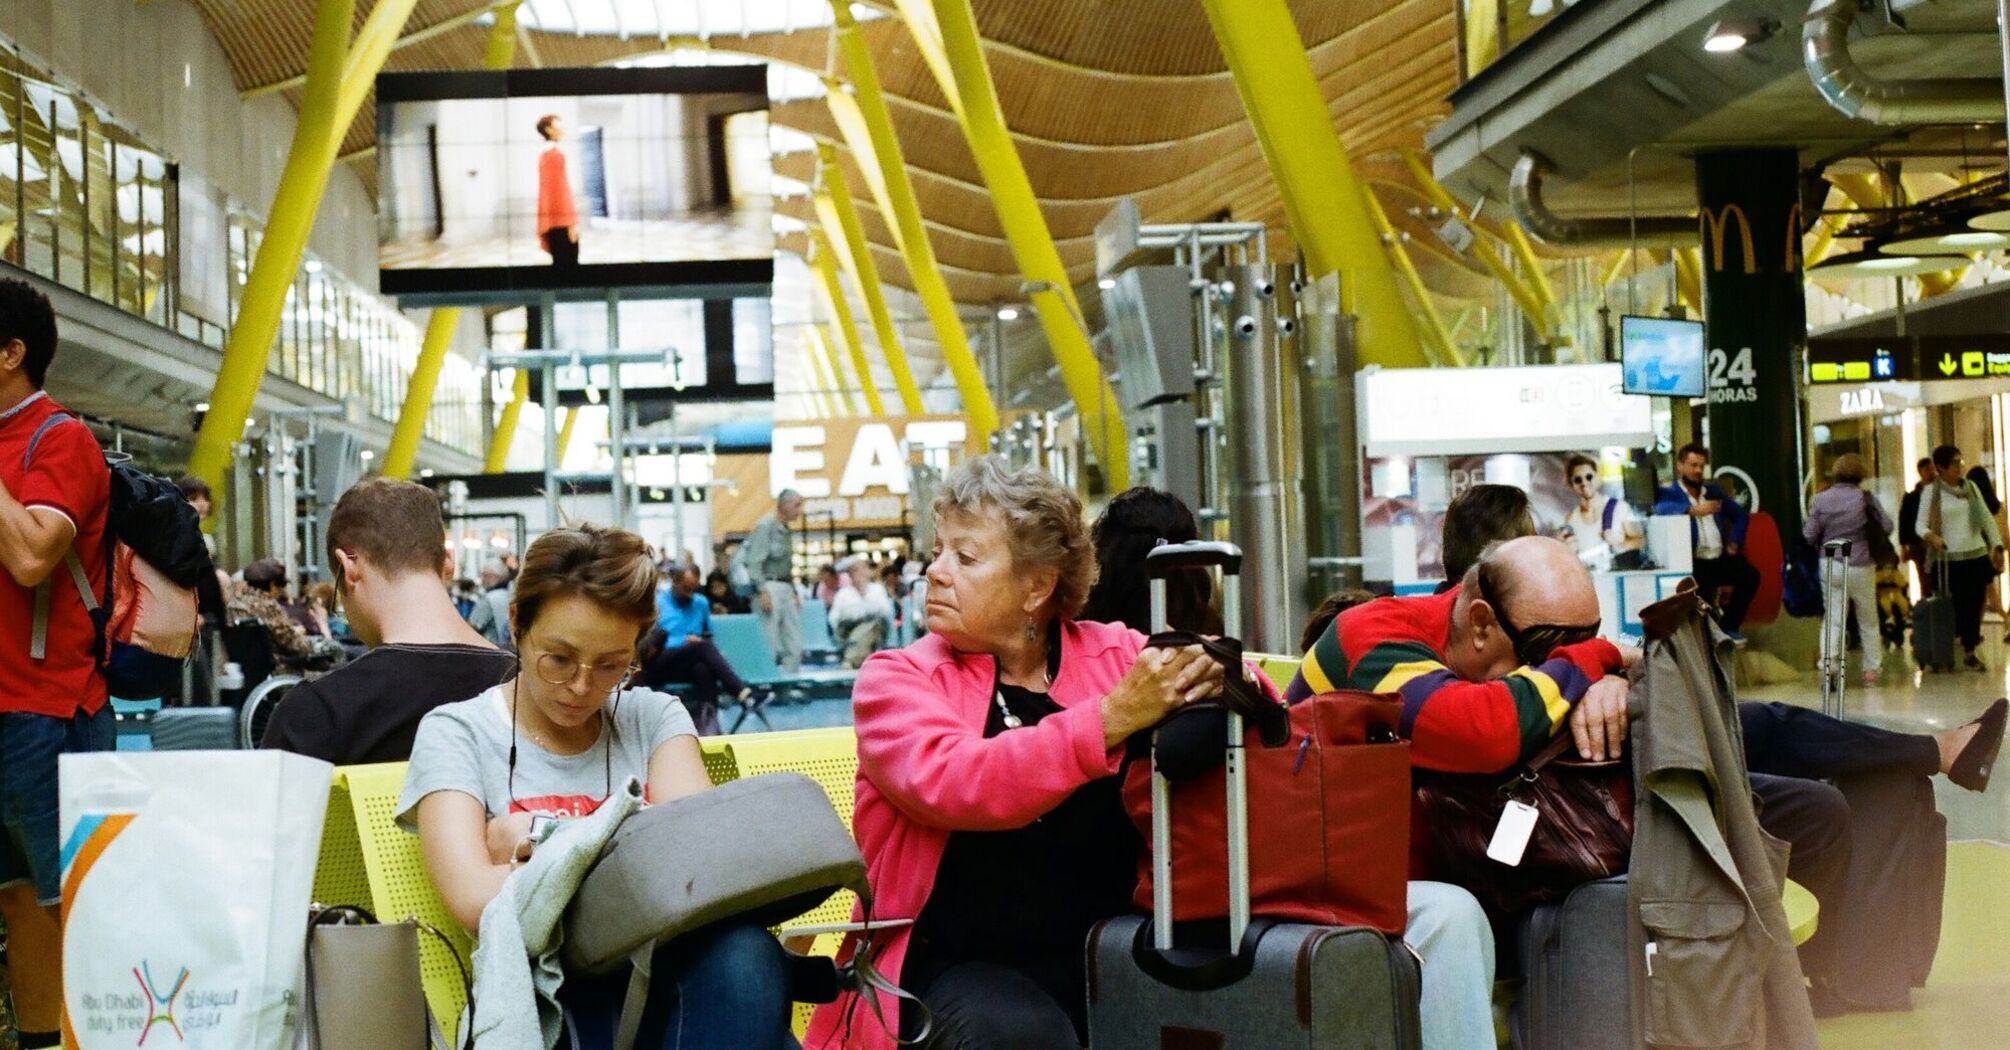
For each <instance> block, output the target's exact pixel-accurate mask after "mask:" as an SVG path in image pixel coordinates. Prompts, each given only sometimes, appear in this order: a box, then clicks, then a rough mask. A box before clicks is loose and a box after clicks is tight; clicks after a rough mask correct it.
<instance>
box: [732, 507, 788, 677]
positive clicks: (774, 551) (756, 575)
mask: <svg viewBox="0 0 2010 1050" xmlns="http://www.w3.org/2000/svg"><path fill="white" fill-rule="evenodd" d="M802 514H803V496H802V493H800V492H797V491H796V490H795V489H783V490H782V492H781V495H779V496H776V497H775V510H774V513H772V514H767V515H764V516H763V517H762V518H761V520H760V521H758V522H755V523H754V530H753V531H752V532H750V533H748V534H747V542H746V543H745V544H744V545H743V546H742V548H741V556H742V558H743V559H744V561H745V563H746V566H747V573H748V574H749V575H750V576H752V577H753V579H754V582H755V584H756V585H757V586H758V587H759V588H760V589H759V591H758V592H757V593H756V594H755V596H754V611H755V612H756V613H758V614H759V615H760V617H761V630H762V631H763V632H765V633H766V634H767V636H768V647H769V648H771V649H773V650H774V651H775V663H776V665H777V666H779V667H780V668H781V669H782V670H783V671H785V672H787V673H789V674H795V673H796V671H797V670H798V669H800V668H801V667H802V665H803V620H802V608H803V598H802V595H801V594H798V593H797V592H796V583H795V565H796V535H795V533H794V532H792V531H791V530H790V529H789V524H790V523H791V522H794V521H795V520H796V519H797V518H800V517H802Z"/></svg>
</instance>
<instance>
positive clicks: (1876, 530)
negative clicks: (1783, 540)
mask: <svg viewBox="0 0 2010 1050" xmlns="http://www.w3.org/2000/svg"><path fill="white" fill-rule="evenodd" d="M1829 476H1830V477H1831V478H1833V479H1834V480H1835V483H1834V484H1832V485H1830V486H1829V487H1828V488H1825V489H1823V490H1822V491H1821V492H1820V493H1819V494H1818V495H1816V496H1815V498H1814V502H1813V503H1811V504H1809V506H1808V520H1807V522H1806V524H1804V525H1802V526H1801V535H1802V536H1803V537H1804V538H1805V539H1806V540H1807V541H1808V543H1810V544H1812V545H1813V546H1814V548H1815V549H1816V550H1820V549H1821V548H1822V545H1823V544H1825V543H1827V542H1828V541H1830V540H1848V541H1849V545H1850V555H1849V570H1848V575H1847V577H1846V583H1845V591H1846V593H1847V594H1848V598H1847V601H1848V602H1849V604H1850V611H1851V612H1852V613H1853V614H1854V615H1855V616H1856V630H1857V636H1858V638H1859V639H1860V640H1861V642H1862V644H1863V684H1865V685H1876V684H1877V679H1878V673H1879V671H1880V670H1881V669H1882V668H1883V666H1884V644H1883V642H1882V640H1881V637H1880V633H1879V631H1878V607H1877V571H1878V562H1879V561H1880V560H1890V561H1893V562H1895V561H1896V560H1897V556H1896V555H1895V554H1894V553H1893V552H1892V546H1891V538H1890V537H1891V528H1892V523H1891V517H1890V515H1888V514H1886V513H1885V512H1884V507H1883V505H1882V504H1880V503H1878V501H1877V497H1876V496H1874V495H1872V494H1871V493H1870V491H1869V490H1867V489H1865V488H1864V487H1863V459H1862V458H1861V457H1859V456H1858V455H1857V454H1856V453H1854V452H1851V453H1848V454H1846V455H1843V456H1840V457H1837V459H1836V461H1835V465H1834V466H1833V467H1831V468H1830V471H1829ZM1880 552H1882V553H1881V554H1880Z"/></svg>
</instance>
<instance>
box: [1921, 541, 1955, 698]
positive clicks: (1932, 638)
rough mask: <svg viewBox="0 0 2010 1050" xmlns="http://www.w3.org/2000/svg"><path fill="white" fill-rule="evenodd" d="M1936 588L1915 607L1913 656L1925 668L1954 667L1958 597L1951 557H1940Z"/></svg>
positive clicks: (1937, 565)
mask: <svg viewBox="0 0 2010 1050" xmlns="http://www.w3.org/2000/svg"><path fill="white" fill-rule="evenodd" d="M1934 561H1935V568H1934V575H1935V577H1936V579H1937V581H1938V583H1939V586H1938V587H1937V588H1935V590H1934V592H1933V593H1932V594H1931V595H1929V596H1927V597H1925V598H1922V599H1920V601H1919V604H1918V605H1915V606H1913V607H1912V659H1913V661H1914V662H1916V663H1917V664H1919V669H1920V670H1922V671H1952V670H1954V598H1953V591H1952V590H1951V589H1950V588H1949V587H1948V584H1947V560H1946V559H1944V558H1936V559H1934Z"/></svg>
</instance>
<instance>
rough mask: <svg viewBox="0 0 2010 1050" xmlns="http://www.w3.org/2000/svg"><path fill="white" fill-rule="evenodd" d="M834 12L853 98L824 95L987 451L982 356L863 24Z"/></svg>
mask: <svg viewBox="0 0 2010 1050" xmlns="http://www.w3.org/2000/svg"><path fill="white" fill-rule="evenodd" d="M831 13H832V14H833V16H834V17H835V18H836V22H837V38H838V49H839V51H840V52H841V53H842V54H843V55H844V62H845V70H846V72H848V73H849V74H850V75H851V83H852V90H853V91H854V92H855V95H854V94H846V93H845V92H844V91H843V90H842V89H841V88H840V87H838V86H837V85H835V84H831V85H827V90H826V92H825V96H826V98H827V99H828V101H829V105H830V111H831V116H832V117H833V118H834V119H835V120H836V121H837V125H838V129H839V131H841V132H842V133H843V134H844V138H845V144H846V145H848V146H850V147H851V152H852V156H854V157H856V158H858V162H859V167H860V168H861V169H863V170H864V172H865V175H866V184H867V187H868V188H869V189H871V190H872V195H873V199H874V200H875V201H876V202H878V204H879V210H880V214H881V215H882V216H883V217H885V218H886V219H887V220H888V225H889V226H891V227H892V228H893V238H894V243H895V244H896V245H897V246H898V247H899V248H900V254H901V256H902V258H904V259H906V260H907V272H908V275H909V276H910V277H911V278H912V279H913V280H914V293H915V295H917V296H919V297H920V298H921V306H922V309H923V310H926V311H927V313H928V323H929V325H930V326H931V327H932V328H934V329H935V340H936V342H937V343H938V344H940V345H941V347H942V359H943V362H944V363H945V364H947V365H948V366H949V371H950V374H951V375H953V376H954V377H955V378H956V391H957V393H958V394H959V395H960V396H961V397H962V399H963V412H964V415H965V416H966V417H968V420H969V428H970V443H971V447H973V448H988V447H989V446H990V442H991V432H992V431H994V430H996V429H998V409H997V407H996V406H995V405H994V404H993V403H992V401H991V390H990V388H989V387H987V386H985V384H984V370H983V369H982V368H980V367H978V364H977V356H976V355H975V354H974V353H972V352H971V349H970V340H969V337H968V336H967V335H966V334H965V333H964V330H963V318H962V317H960V316H959V315H958V314H957V313H956V301H955V300H954V299H953V298H951V297H950V294H949V284H948V282H946V281H944V280H943V279H942V271H941V268H940V267H939V266H937V265H936V262H935V249H934V248H933V247H932V246H931V245H930V244H929V243H928V230H927V228H926V227H925V226H923V225H922V221H921V204H920V201H919V200H918V199H917V198H916V197H915V195H914V183H913V182H911V181H910V180H909V179H908V177H907V158H906V157H905V156H904V155H903V154H902V152H901V148H900V138H899V137H898V136H897V135H895V134H894V130H893V115H892V114H891V113H890V112H888V110H887V108H886V96H885V94H884V93H883V92H882V91H881V89H880V85H879V71H878V69H877V68H876V67H875V66H874V65H873V61H872V52H871V50H870V49H868V48H867V47H866V45H865V38H864V37H863V36H861V35H860V34H859V31H858V23H857V22H855V21H853V20H852V16H851V2H850V0H831Z"/></svg>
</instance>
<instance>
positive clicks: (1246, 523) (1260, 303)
mask: <svg viewBox="0 0 2010 1050" xmlns="http://www.w3.org/2000/svg"><path fill="white" fill-rule="evenodd" d="M1226 276H1227V277H1228V279H1229V280H1231V281H1233V282H1234V284H1235V291H1234V293H1233V299H1232V301H1231V304H1230V307H1229V318H1230V319H1229V323H1228V332H1229V336H1228V352H1227V353H1226V354H1225V355H1223V356H1224V360H1225V363H1226V364H1227V371H1228V403H1229V406H1230V412H1231V414H1232V418H1233V419H1234V420H1235V421H1236V425H1235V440H1234V441H1232V442H1230V443H1229V450H1230V451H1229V454H1230V456H1231V458H1232V460H1233V471H1234V479H1235V480H1234V482H1233V485H1232V488H1231V490H1230V495H1229V508H1230V511H1229V513H1230V518H1229V526H1230V530H1229V531H1230V534H1231V536H1232V538H1233V540H1234V542H1235V543H1236V545H1237V546H1239V547H1241V548H1242V552H1243V555H1244V558H1243V562H1242V568H1243V571H1242V573H1241V574H1240V575H1239V576H1238V577H1237V581H1236V582H1237V584H1238V588H1239V590H1240V591H1241V595H1240V603H1241V607H1242V610H1243V620H1242V631H1243V642H1244V643H1245V644H1246V645H1248V646H1249V647H1250V648H1252V649H1255V650H1258V651H1261V652H1282V651H1283V650H1285V649H1288V648H1290V647H1291V646H1292V645H1293V644H1294V637H1295V634H1296V622H1295V621H1294V620H1293V619H1292V617H1291V613H1292V605H1293V602H1292V600H1291V598H1292V595H1293V593H1294V592H1295V587H1294V582H1293V581H1295V580H1298V579H1300V578H1302V577H1303V575H1304V573H1303V572H1302V571H1301V570H1300V568H1299V566H1301V565H1302V564H1303V559H1304V556H1305V550H1304V544H1303V543H1295V542H1293V540H1292V537H1291V536H1290V535H1289V534H1288V532H1287V529H1288V526H1289V521H1288V515H1287V509H1286V506H1285V502H1286V495H1287V492H1286V486H1287V484H1288V479H1289V478H1290V474H1289V473H1288V465H1289V460H1290V459H1291V456H1290V455H1289V448H1288V446H1289V444H1290V438H1289V436H1288V435H1286V434H1285V433H1284V430H1283V421H1284V419H1285V418H1286V416H1287V414H1286V413H1285V412H1282V411H1279V409H1280V408H1282V407H1283V406H1284V405H1285V404H1286V403H1287V402H1286V399H1285V393H1284V390H1285V383H1284V376H1283V371H1284V359H1283V354H1282V353H1281V348H1280V345H1279V334H1280V332H1279V329H1280V327H1282V326H1281V325H1280V324H1279V316H1278V286H1277V277H1276V274H1275V273H1274V272H1273V271H1272V270H1271V268H1270V267H1268V266H1238V267H1233V268H1230V269H1229V270H1227V271H1226Z"/></svg>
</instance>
